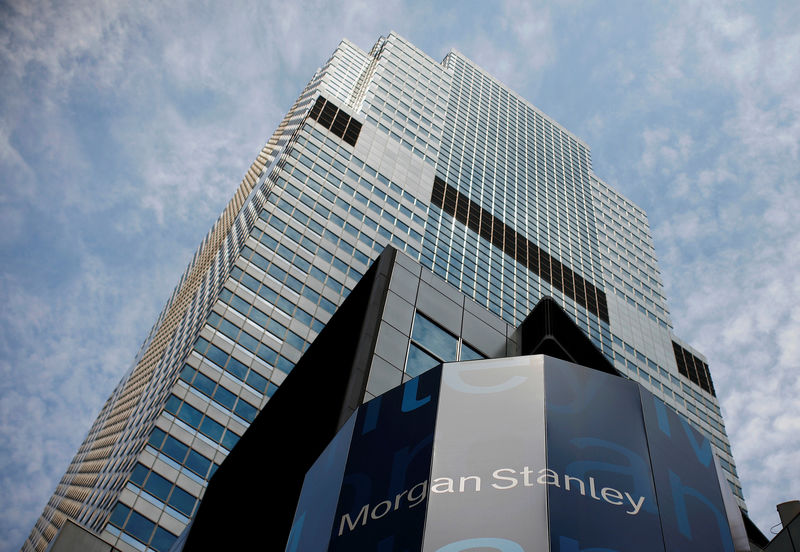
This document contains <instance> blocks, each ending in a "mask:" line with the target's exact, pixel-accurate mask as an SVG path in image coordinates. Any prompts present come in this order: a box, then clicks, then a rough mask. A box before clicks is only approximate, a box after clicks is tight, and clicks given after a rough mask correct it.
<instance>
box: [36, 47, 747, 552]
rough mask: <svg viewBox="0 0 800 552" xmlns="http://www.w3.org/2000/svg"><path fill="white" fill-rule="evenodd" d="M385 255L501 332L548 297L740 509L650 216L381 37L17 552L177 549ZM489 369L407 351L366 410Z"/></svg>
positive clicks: (470, 352) (250, 192) (188, 293)
mask: <svg viewBox="0 0 800 552" xmlns="http://www.w3.org/2000/svg"><path fill="white" fill-rule="evenodd" d="M389 244H391V245H393V246H394V247H396V248H397V249H399V250H400V251H402V252H404V254H405V255H408V256H409V257H411V258H412V259H414V260H415V261H417V262H418V263H420V264H421V265H423V266H424V267H425V268H427V269H428V270H430V271H432V272H433V273H435V274H436V275H438V276H439V277H440V278H441V279H443V280H444V281H446V282H448V283H449V284H450V285H452V286H454V287H455V288H457V289H458V290H460V292H461V293H463V294H465V295H466V296H468V297H469V298H471V299H472V300H473V301H474V302H475V303H477V304H478V305H480V306H482V307H483V308H485V309H486V310H488V311H491V312H493V313H494V314H495V315H497V316H499V317H500V318H502V319H503V320H505V321H506V322H507V323H509V324H512V325H518V324H519V323H520V322H521V321H522V320H523V319H524V318H525V317H526V316H527V314H528V313H529V312H530V311H531V309H532V308H533V306H534V305H535V304H536V303H537V302H538V301H539V300H540V299H541V298H542V297H545V296H551V297H553V298H555V299H556V300H557V301H558V302H559V303H560V304H561V306H562V307H563V308H564V310H565V311H566V312H567V313H568V314H569V315H570V316H571V317H572V318H573V319H574V320H575V322H576V323H577V324H578V325H579V326H580V328H581V329H582V330H583V331H584V332H585V333H586V334H587V335H588V336H589V338H590V339H591V340H592V342H593V343H594V344H595V345H596V346H597V347H598V349H600V350H601V351H602V352H603V354H605V356H606V357H607V358H608V359H609V361H611V362H612V363H613V364H614V366H615V367H616V368H617V369H618V370H620V371H621V372H622V373H623V374H625V375H626V376H628V377H629V378H631V379H633V380H635V381H637V382H639V383H641V384H642V385H644V386H645V387H646V388H647V389H648V390H650V391H651V392H653V393H655V394H656V395H657V396H658V397H660V398H662V399H663V400H664V401H665V402H666V403H667V404H669V405H671V406H673V407H674V408H675V409H676V410H677V411H678V412H679V413H680V414H681V415H683V416H684V417H685V418H686V419H688V420H689V422H690V423H691V424H692V425H693V426H694V427H696V428H698V429H699V430H700V431H701V432H703V433H704V434H705V435H707V436H708V437H709V440H710V441H711V442H712V443H713V445H714V448H715V452H716V454H717V455H718V457H719V459H720V463H721V465H722V467H723V469H724V470H725V472H726V477H727V479H728V481H729V483H730V484H731V488H732V489H733V492H734V494H735V495H736V497H737V498H738V499H739V501H740V506H741V507H744V499H743V495H742V491H741V487H740V484H739V481H738V477H737V475H736V470H735V466H734V461H733V458H732V455H731V450H730V446H729V443H728V438H727V435H726V432H725V427H724V423H723V420H722V415H721V412H720V407H719V402H718V401H717V398H716V395H715V391H714V387H713V383H712V381H711V376H710V373H709V371H708V366H707V363H706V361H705V359H704V357H703V356H702V354H701V353H699V352H698V351H696V350H694V349H693V348H692V347H691V346H689V345H688V344H687V343H685V342H683V341H682V340H680V339H679V338H678V337H676V336H675V335H674V334H673V333H672V324H671V321H670V316H669V312H668V310H667V306H666V299H665V297H664V293H663V287H662V283H661V279H660V276H659V270H658V265H657V261H656V258H655V252H654V248H653V241H652V238H651V236H650V231H649V227H648V223H647V218H646V215H645V213H644V211H642V209H640V208H639V207H637V206H636V205H634V204H633V203H631V202H630V201H629V200H627V199H626V198H624V197H623V196H622V195H620V194H619V193H618V192H616V191H615V190H614V189H613V188H611V187H610V186H609V185H608V184H606V183H605V182H603V181H602V180H601V179H600V178H599V177H598V176H597V175H595V174H594V173H593V172H592V168H591V157H590V151H589V148H588V146H587V145H586V144H584V143H583V142H582V141H581V140H580V139H579V138H577V137H575V136H573V135H572V134H570V133H569V132H568V131H567V130H565V129H564V128H562V127H561V126H560V125H559V124H558V123H556V122H554V121H553V120H552V119H550V118H549V117H547V116H546V115H545V114H543V113H541V112H540V111H539V110H537V109H536V108H535V107H534V106H533V105H531V104H530V103H529V102H528V101H526V100H525V99H523V98H521V97H520V96H519V95H518V94H517V93H515V92H514V91H512V90H510V89H508V88H507V87H506V86H504V85H503V84H502V83H500V82H499V81H497V80H496V79H494V78H493V77H491V76H490V75H489V74H488V73H486V72H485V71H484V70H483V69H482V68H480V67H478V66H477V65H475V63H473V62H472V61H470V60H469V59H468V58H466V57H465V56H464V55H462V54H461V53H459V52H457V51H452V52H451V53H449V54H448V55H447V56H446V57H445V59H444V60H443V61H442V62H437V61H435V60H433V59H431V58H430V57H429V56H427V55H426V54H425V53H423V52H422V51H420V50H419V49H418V48H416V47H415V46H413V45H412V44H410V43H409V42H407V41H406V40H405V39H403V38H402V37H400V36H397V35H396V34H390V35H389V36H388V37H382V38H380V39H379V40H378V42H377V43H376V44H375V45H374V46H373V48H372V49H371V51H370V52H365V51H363V50H361V49H360V48H358V47H357V46H355V45H353V44H352V43H350V42H348V41H346V40H345V41H343V42H342V43H341V44H340V45H339V47H338V48H337V49H336V51H335V52H334V53H333V55H332V56H331V57H330V59H329V60H328V61H327V63H326V64H325V65H324V66H323V67H322V68H320V69H319V70H318V71H317V72H316V74H315V75H314V76H313V78H312V79H311V81H310V82H309V83H308V85H307V86H306V88H305V89H304V90H303V92H302V93H301V95H300V97H299V98H298V100H297V101H296V102H295V104H294V105H293V106H292V107H291V109H290V110H289V112H288V113H287V115H286V117H285V118H284V120H283V121H282V122H281V124H280V125H279V127H278V129H277V130H276V131H275V133H274V134H273V135H272V137H271V138H270V139H269V140H268V142H267V144H266V145H265V146H264V148H263V149H262V150H261V152H260V153H259V155H258V157H257V159H256V160H255V162H254V163H253V165H252V166H251V167H250V169H249V170H248V172H247V174H246V175H245V178H244V180H243V181H242V183H241V184H240V186H239V188H238V189H237V191H236V194H235V196H234V198H233V199H232V200H231V202H230V203H229V205H228V206H227V207H226V209H225V211H224V212H223V213H222V215H221V216H220V218H219V219H218V221H217V222H216V224H215V225H214V227H213V228H212V229H211V231H210V232H209V234H208V235H207V236H206V238H205V239H204V240H203V242H202V244H201V245H200V247H199V248H198V250H197V253H196V254H195V256H194V258H193V259H192V261H191V263H190V265H189V267H188V268H187V270H186V272H185V273H184V275H183V276H182V278H181V280H180V282H179V283H178V285H177V286H176V288H175V291H174V292H173V294H172V296H171V297H170V299H169V300H168V302H167V305H166V306H165V308H164V310H163V311H162V313H161V314H160V316H159V318H158V320H157V321H156V323H155V324H154V326H153V328H152V330H151V331H150V334H149V335H148V337H147V339H146V340H145V342H144V343H143V345H142V347H141V350H140V352H139V354H138V355H137V357H136V359H135V360H134V362H133V364H132V365H131V367H130V368H129V370H128V372H127V373H126V374H125V376H124V377H123V378H122V380H121V382H120V383H119V385H118V386H117V388H116V389H115V391H114V392H113V393H112V395H111V397H110V398H109V399H108V401H107V402H106V404H105V405H104V407H103V409H102V410H101V412H100V414H99V416H98V418H97V420H96V421H95V423H94V424H93V426H92V427H91V429H90V431H89V433H88V436H87V437H86V439H85V441H84V442H83V444H82V445H81V447H80V449H79V450H78V452H77V454H76V456H75V458H74V459H73V461H72V463H71V464H70V466H69V468H68V470H67V472H66V473H65V475H64V476H63V478H62V480H61V482H60V483H59V485H58V487H57V488H56V490H55V492H54V494H53V496H52V498H51V499H50V501H49V502H48V503H47V505H46V506H45V508H44V512H43V514H42V516H41V517H40V519H39V520H38V521H37V523H36V524H35V526H34V528H33V530H32V532H31V534H30V536H29V538H28V540H27V541H26V543H25V544H24V546H23V550H39V551H43V550H45V548H46V547H47V545H48V543H49V542H50V541H51V540H52V539H53V537H54V536H55V534H56V533H57V531H58V529H59V528H60V527H61V526H62V525H63V524H64V522H65V520H66V519H68V518H70V519H73V520H75V521H76V522H77V523H79V524H81V525H83V526H84V527H86V528H87V529H89V530H91V531H93V532H95V533H97V534H99V535H100V536H101V537H102V538H103V539H104V540H106V541H107V542H109V543H110V544H112V545H113V546H114V547H116V548H118V549H119V550H124V551H133V550H139V551H145V550H156V551H159V552H165V551H166V550H168V549H169V548H170V546H171V545H172V543H173V542H174V540H175V539H176V538H177V536H178V535H180V534H181V532H182V531H183V529H184V528H185V527H186V526H187V524H188V523H189V522H190V520H191V519H192V516H193V515H194V513H195V512H196V509H197V504H198V501H199V500H200V499H201V498H202V495H203V492H204V489H205V487H206V484H207V481H208V480H209V479H210V477H211V476H212V475H213V473H214V470H215V469H216V467H217V466H218V465H219V464H220V463H221V462H222V460H223V459H224V458H225V457H226V455H227V454H228V452H229V451H230V450H231V449H232V447H233V446H234V445H235V444H236V442H237V440H238V439H239V437H240V436H241V435H242V434H243V432H244V431H245V429H246V428H247V427H248V424H249V423H250V422H252V420H253V419H254V418H255V416H256V415H257V414H258V412H259V411H260V410H261V408H263V407H264V405H265V404H266V403H267V401H269V399H270V397H271V396H272V395H273V394H274V392H275V390H276V389H277V388H279V387H280V385H281V383H282V382H283V380H284V379H285V378H286V376H287V374H288V373H289V372H290V371H291V370H292V367H293V366H294V364H295V363H296V362H297V361H298V359H299V358H300V356H301V355H302V354H303V352H304V351H305V350H306V348H307V347H308V345H309V343H311V342H312V341H313V340H314V338H315V337H316V335H317V334H318V333H319V332H320V330H321V329H322V328H323V327H324V326H325V324H326V323H327V321H328V320H329V319H330V317H331V315H332V314H333V313H334V312H335V311H336V308H337V306H338V305H340V304H341V302H342V301H343V299H344V298H345V297H346V296H347V294H348V293H349V291H350V290H351V289H352V288H353V287H354V286H355V284H356V283H357V282H358V281H359V279H360V278H361V276H362V275H363V274H364V273H365V271H366V270H367V268H368V267H369V266H370V264H371V262H372V261H373V260H374V259H375V258H377V256H378V255H379V254H380V252H381V251H382V250H383V249H384V247H386V246H387V245H389ZM425 324H431V322H430V321H427V320H426V319H425V318H424V317H423V316H415V317H414V321H413V325H414V328H418V329H417V330H416V332H417V335H421V336H425V335H427V336H430V335H433V334H435V330H433V329H431V328H425V327H424V325H425ZM413 335H414V330H413V329H412V339H413ZM445 341H446V340H445ZM440 344H441V343H440ZM444 351H449V352H444ZM488 354H489V352H488V351H480V350H479V349H478V348H477V347H475V344H468V343H465V342H464V343H462V342H461V340H455V341H453V343H452V347H450V349H448V348H444V349H437V348H436V347H435V346H428V345H426V343H425V339H424V338H420V339H419V340H418V341H417V342H412V343H411V344H410V345H409V346H408V349H407V350H405V351H402V353H401V354H399V355H392V358H385V359H379V360H380V362H374V363H373V364H372V367H371V371H370V374H369V381H368V385H367V390H366V391H367V392H366V395H365V400H368V399H369V398H371V397H373V396H375V395H377V394H380V393H382V392H384V391H386V390H387V389H389V388H391V387H394V386H396V385H399V384H400V383H401V382H402V381H404V380H405V379H408V378H409V377H413V376H416V375H418V374H419V373H420V371H422V370H424V369H426V368H428V367H430V366H431V365H433V364H436V363H437V362H440V361H443V360H444V361H450V360H456V359H463V360H468V359H473V358H481V357H482V356H488ZM275 454H280V451H275Z"/></svg>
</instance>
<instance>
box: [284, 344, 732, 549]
mask: <svg viewBox="0 0 800 552" xmlns="http://www.w3.org/2000/svg"><path fill="white" fill-rule="evenodd" d="M719 485H720V478H719V477H718V474H717V471H716V467H715V462H714V457H713V453H712V449H711V445H710V443H709V442H708V440H707V439H706V438H705V437H703V436H702V435H701V434H700V433H698V432H697V431H696V430H695V429H693V428H692V427H691V426H690V425H689V424H688V422H687V421H686V420H684V419H682V418H681V417H680V416H679V415H678V414H677V413H676V412H675V411H674V410H672V409H671V408H669V407H667V406H666V405H665V404H664V403H663V402H661V401H660V400H659V399H657V398H656V397H654V396H653V395H652V394H650V393H649V392H647V391H644V390H643V389H642V388H641V387H640V386H639V385H637V384H636V383H634V382H632V381H629V380H626V379H624V378H621V377H618V376H614V375H609V374H606V373H603V372H598V371H595V370H592V369H590V368H586V367H583V366H579V365H576V364H572V363H569V362H565V361H562V360H558V359H554V358H550V357H545V356H529V357H515V358H505V359H489V360H476V361H468V362H455V363H447V364H445V365H444V366H443V367H438V368H435V369H433V370H430V371H429V372H426V373H424V374H422V375H421V376H420V377H418V378H416V379H413V380H410V381H409V382H407V383H405V384H404V385H402V386H401V387H398V388H396V389H393V390H391V391H389V392H387V393H385V394H384V395H382V396H380V397H377V398H375V399H373V400H372V401H370V402H369V403H367V404H365V405H362V406H361V407H360V408H359V409H358V411H357V412H356V414H354V416H353V417H351V419H350V420H349V421H348V422H347V424H346V425H345V426H344V427H343V428H342V430H341V432H340V433H339V434H338V435H337V437H336V439H335V440H334V441H333V442H332V443H331V444H330V446H329V447H328V448H327V449H326V450H325V452H324V453H323V455H322V456H321V457H320V459H319V460H318V461H317V463H316V464H314V466H313V467H312V469H311V470H310V471H309V473H308V475H307V476H306V481H305V484H304V486H303V491H302V495H301V498H300V504H299V506H298V509H297V515H296V517H295V523H294V526H293V528H292V534H291V537H290V539H289V545H288V547H287V552H322V551H328V550H329V551H338V552H354V551H358V552H373V551H374V552H394V551H396V552H418V551H422V552H477V551H480V552H539V551H542V550H550V552H641V551H647V552H658V551H661V552H708V551H710V550H713V551H715V552H717V551H720V552H734V547H733V541H732V538H731V530H730V524H729V522H728V519H727V517H726V516H727V513H726V508H725V503H724V497H723V495H722V493H721V492H720V487H719ZM733 509H734V510H735V506H734V507H733Z"/></svg>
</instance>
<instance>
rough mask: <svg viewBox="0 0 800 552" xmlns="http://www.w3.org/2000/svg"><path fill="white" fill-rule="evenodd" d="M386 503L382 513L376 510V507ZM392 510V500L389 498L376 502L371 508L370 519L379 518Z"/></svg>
mask: <svg viewBox="0 0 800 552" xmlns="http://www.w3.org/2000/svg"><path fill="white" fill-rule="evenodd" d="M384 504H385V505H386V508H385V509H384V510H383V513H379V512H378V508H380V507H381V506H383V505H384ZM391 511H392V501H391V500H384V501H383V502H378V503H377V504H376V505H375V507H374V508H373V509H372V513H371V514H370V515H369V517H371V518H372V519H380V518H382V517H383V516H385V515H386V514H388V513H389V512H391Z"/></svg>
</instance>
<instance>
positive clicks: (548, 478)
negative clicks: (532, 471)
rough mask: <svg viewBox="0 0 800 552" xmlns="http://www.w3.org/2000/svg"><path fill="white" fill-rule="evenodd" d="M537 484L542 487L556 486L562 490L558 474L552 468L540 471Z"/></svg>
mask: <svg viewBox="0 0 800 552" xmlns="http://www.w3.org/2000/svg"><path fill="white" fill-rule="evenodd" d="M536 482H537V483H539V484H540V485H555V486H556V487H558V488H559V489H560V488H561V485H559V483H558V474H557V473H556V472H555V471H553V470H551V469H550V468H542V469H541V470H539V477H537V478H536Z"/></svg>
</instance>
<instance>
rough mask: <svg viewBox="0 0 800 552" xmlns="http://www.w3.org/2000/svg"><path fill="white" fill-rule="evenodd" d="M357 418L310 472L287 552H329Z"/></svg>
mask: <svg viewBox="0 0 800 552" xmlns="http://www.w3.org/2000/svg"><path fill="white" fill-rule="evenodd" d="M356 418H357V416H356V414H353V415H352V416H350V419H349V420H347V422H346V423H345V424H344V426H342V429H340V430H339V433H337V434H336V437H334V438H333V441H331V442H330V444H329V445H328V446H327V447H326V448H325V450H324V451H323V452H322V454H321V455H320V457H319V458H318V459H317V461H316V462H315V463H314V465H313V466H311V469H310V470H308V473H307V474H306V478H305V481H304V482H303V490H302V492H301V493H300V499H299V501H298V503H297V510H296V511H295V515H294V521H293V522H292V530H291V532H290V533H289V541H288V543H287V546H286V552H299V551H300V550H327V549H328V540H329V538H330V533H331V527H332V525H333V515H334V512H335V511H336V505H337V504H338V503H339V493H340V491H341V488H342V478H343V477H344V470H345V464H346V462H347V455H348V453H349V452H350V441H351V438H352V436H353V428H354V427H355V425H356Z"/></svg>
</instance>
